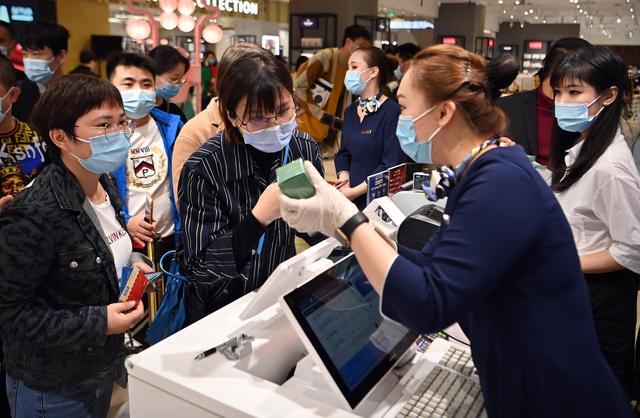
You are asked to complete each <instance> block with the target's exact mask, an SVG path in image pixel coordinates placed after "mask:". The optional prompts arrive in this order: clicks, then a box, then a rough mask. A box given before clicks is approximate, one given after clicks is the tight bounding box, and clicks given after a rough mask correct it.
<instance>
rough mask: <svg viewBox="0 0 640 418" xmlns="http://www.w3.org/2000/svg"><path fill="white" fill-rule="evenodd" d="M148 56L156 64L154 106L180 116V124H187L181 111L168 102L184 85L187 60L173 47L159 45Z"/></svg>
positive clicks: (187, 68)
mask: <svg viewBox="0 0 640 418" xmlns="http://www.w3.org/2000/svg"><path fill="white" fill-rule="evenodd" d="M149 56H150V57H151V59H152V60H153V61H154V62H155V64H156V70H157V72H158V75H157V76H156V96H157V97H156V104H157V107H158V108H159V109H160V110H164V111H165V112H167V113H171V114H173V115H178V116H180V120H181V121H182V123H187V117H186V116H185V114H184V112H182V109H180V107H179V106H178V105H176V104H175V103H172V102H170V101H169V100H170V99H172V98H174V97H175V96H176V95H177V94H178V93H179V92H180V88H181V87H182V86H183V85H184V83H186V81H187V80H185V78H184V77H185V75H186V74H187V71H189V66H190V63H189V60H188V59H187V58H185V57H184V56H182V54H181V53H180V52H179V51H178V50H177V49H176V48H174V47H172V46H169V45H160V46H157V47H155V48H153V49H152V50H151V52H149Z"/></svg>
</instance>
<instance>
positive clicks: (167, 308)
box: [146, 250, 189, 345]
mask: <svg viewBox="0 0 640 418" xmlns="http://www.w3.org/2000/svg"><path fill="white" fill-rule="evenodd" d="M175 254H176V252H175V250H174V251H169V252H167V253H166V254H164V255H163V256H162V258H161V259H160V269H161V270H162V272H163V273H164V275H165V278H166V280H167V284H166V290H165V294H164V297H163V298H162V303H161V304H160V307H159V308H158V313H157V314H156V317H155V318H154V319H153V322H152V323H151V325H150V326H149V329H148V330H147V336H146V341H147V343H149V344H151V345H153V344H155V343H157V342H159V341H162V340H164V339H165V338H167V337H168V336H170V335H172V334H175V333H176V332H178V331H180V330H181V329H182V327H183V326H184V322H185V317H186V298H187V287H188V284H189V281H188V279H187V278H186V277H185V276H183V275H181V274H180V266H179V264H178V261H177V260H176V256H175ZM169 259H170V260H171V264H170V266H169V269H168V270H167V269H165V265H166V263H167V262H168V260H169Z"/></svg>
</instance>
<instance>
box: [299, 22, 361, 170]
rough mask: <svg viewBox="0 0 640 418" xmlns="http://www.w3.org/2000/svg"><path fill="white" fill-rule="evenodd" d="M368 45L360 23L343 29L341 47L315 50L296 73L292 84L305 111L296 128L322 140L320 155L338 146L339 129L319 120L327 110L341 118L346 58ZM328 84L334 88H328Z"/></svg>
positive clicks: (344, 102) (343, 107) (330, 154)
mask: <svg viewBox="0 0 640 418" xmlns="http://www.w3.org/2000/svg"><path fill="white" fill-rule="evenodd" d="M369 45H371V34H370V33H369V31H368V30H367V29H366V28H365V27H363V26H360V25H351V26H349V27H347V28H346V29H345V30H344V37H343V39H342V46H341V47H340V48H327V49H323V50H321V51H319V52H317V53H316V54H315V55H314V56H313V57H311V58H310V59H309V61H307V62H305V63H304V64H303V65H302V66H301V67H300V69H299V70H298V72H297V73H296V75H295V77H294V81H293V87H294V90H295V93H296V96H297V101H298V103H299V105H300V107H301V108H302V109H303V110H304V112H303V113H302V114H301V115H300V116H298V119H297V121H298V128H299V129H300V130H301V131H303V132H307V133H308V134H309V135H311V136H312V137H314V138H315V139H316V141H318V142H320V143H321V148H320V149H321V154H322V156H323V157H325V158H327V157H332V156H333V155H334V154H335V153H336V152H337V151H338V148H339V145H340V144H339V141H338V137H339V132H338V131H337V130H334V129H331V127H330V126H329V125H327V124H324V123H322V122H321V119H322V116H323V115H324V114H325V113H327V114H329V115H331V116H335V117H338V118H341V117H342V112H343V110H344V109H345V108H346V107H347V105H348V104H349V103H347V102H348V93H347V91H346V89H345V88H344V76H345V74H346V72H347V67H348V61H349V57H350V56H351V54H352V53H353V51H355V50H356V49H357V48H358V47H360V46H369ZM330 84H332V85H333V87H330Z"/></svg>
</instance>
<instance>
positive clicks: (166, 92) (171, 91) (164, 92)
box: [156, 83, 180, 99]
mask: <svg viewBox="0 0 640 418" xmlns="http://www.w3.org/2000/svg"><path fill="white" fill-rule="evenodd" d="M179 92H180V86H179V85H177V84H171V83H165V84H164V85H163V86H162V87H160V88H159V89H156V94H157V95H158V96H160V97H162V98H163V99H171V98H172V97H175V96H176V95H177V94H178V93H179Z"/></svg>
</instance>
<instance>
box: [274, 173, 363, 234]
mask: <svg viewBox="0 0 640 418" xmlns="http://www.w3.org/2000/svg"><path fill="white" fill-rule="evenodd" d="M304 168H305V170H306V171H307V175H308V176H309V178H310V179H311V183H312V184H313V187H315V189H316V194H315V195H314V196H313V197H310V198H308V199H291V198H289V197H287V196H285V195H284V194H280V213H281V215H282V219H283V220H284V221H285V222H286V223H287V224H289V226H291V227H292V228H295V229H296V230H297V231H299V232H321V233H323V234H324V235H327V236H330V237H334V236H335V235H336V229H338V228H339V227H341V226H342V225H344V223H345V222H347V221H348V220H349V218H351V217H352V216H353V215H355V214H356V213H358V208H357V207H356V205H354V204H353V203H352V202H351V201H350V200H349V199H347V198H346V197H345V196H344V195H343V194H342V193H340V191H339V190H338V189H336V188H335V187H333V186H332V185H330V184H329V183H327V182H326V181H325V180H324V179H323V178H322V176H321V175H320V173H318V170H316V168H315V167H314V166H313V164H311V162H309V161H305V162H304Z"/></svg>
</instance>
